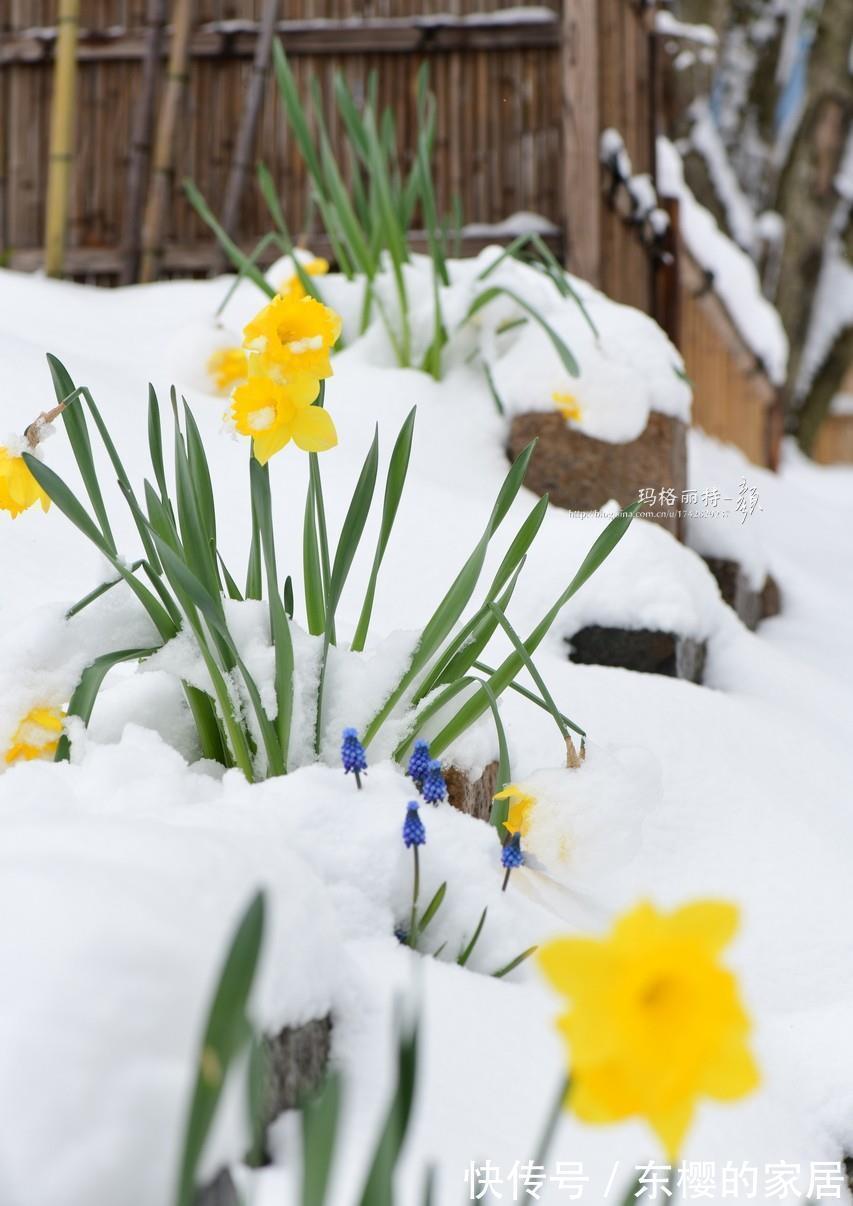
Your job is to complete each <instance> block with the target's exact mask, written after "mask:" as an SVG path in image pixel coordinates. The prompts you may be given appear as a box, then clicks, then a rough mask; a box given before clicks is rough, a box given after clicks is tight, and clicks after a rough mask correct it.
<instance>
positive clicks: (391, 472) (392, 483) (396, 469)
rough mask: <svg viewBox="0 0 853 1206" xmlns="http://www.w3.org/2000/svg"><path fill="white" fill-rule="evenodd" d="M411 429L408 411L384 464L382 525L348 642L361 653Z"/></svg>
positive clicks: (394, 515) (394, 514) (403, 475)
mask: <svg viewBox="0 0 853 1206" xmlns="http://www.w3.org/2000/svg"><path fill="white" fill-rule="evenodd" d="M414 430H415V408H414V407H412V409H411V410H410V411H409V413H408V415H407V417H406V421H405V422H404V423H403V426H402V427H401V428H400V433H399V435H398V436H397V440H396V442H395V444H394V449H393V451H392V453H391V459H390V461H389V462H388V474H387V477H386V479H385V498H384V501H383V504H382V523H381V525H380V528H379V539H378V540H377V542H376V552H375V553H374V555H373V567H372V569H371V571H370V578H369V580H368V584H367V591H366V592H365V596H364V603H363V604H362V608H361V615H360V616H359V619H358V624H357V625H356V630H355V636H354V637H353V641H352V649H353V650H355V651H361V650H362V649H364V644H365V641H366V640H367V633H368V630H369V628H370V617H371V615H372V612H373V602H374V599H375V597H376V585H377V582H378V580H379V571H380V569H381V568H382V561H383V559H384V557H385V550H386V549H387V547H388V541H389V539H390V538H391V531H392V529H393V527H394V520H395V519H396V518H397V510H398V508H399V506H400V499H401V498H402V495H403V487H404V486H405V484H406V474H407V473H408V471H409V457H410V456H411V452H412V437H413V435H414Z"/></svg>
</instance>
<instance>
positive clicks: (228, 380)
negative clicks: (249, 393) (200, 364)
mask: <svg viewBox="0 0 853 1206" xmlns="http://www.w3.org/2000/svg"><path fill="white" fill-rule="evenodd" d="M207 371H208V374H209V375H210V377H211V380H212V381H213V384H214V387H215V389H216V391H217V393H220V394H227V393H229V392H230V390H231V389H233V387H234V386H235V385H237V384H239V382H241V381H245V380H246V378H247V377H248V375H249V367H248V363H247V358H246V353H245V352H244V350H243V349H242V348H217V349H216V351H215V352H214V353H213V355H212V356H211V357H210V359H209V360H208V362H207Z"/></svg>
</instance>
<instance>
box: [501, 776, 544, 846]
mask: <svg viewBox="0 0 853 1206" xmlns="http://www.w3.org/2000/svg"><path fill="white" fill-rule="evenodd" d="M495 799H496V800H508V801H509V812H508V813H507V817H506V820H505V821H504V827H505V828H506V829H508V830H509V832H510V833H520V834H521V836H522V837H523V838H526V837H527V835H528V833H529V832H530V820H531V813H532V812H533V809H534V807H535V806H536V800H535V798H534V797H533V796H530V795H528V794H527V793H526V792H525V791H524V790H523V789H522V788H520V787H519V786H518V784H516V783H508V784H507V785H506V787H505V788H504V789H503V791H499V792H498V793H497V795H496V796H495Z"/></svg>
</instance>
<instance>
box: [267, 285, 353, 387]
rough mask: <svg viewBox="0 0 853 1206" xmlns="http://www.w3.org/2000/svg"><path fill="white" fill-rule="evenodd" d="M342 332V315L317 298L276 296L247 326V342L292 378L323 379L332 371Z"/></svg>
mask: <svg viewBox="0 0 853 1206" xmlns="http://www.w3.org/2000/svg"><path fill="white" fill-rule="evenodd" d="M340 333H341V320H340V317H339V316H338V315H337V314H336V313H335V312H334V310H330V309H329V307H328V306H324V305H323V304H322V302H318V301H317V300H316V298H313V297H302V298H299V299H294V298H290V297H275V298H273V300H272V301H271V302H270V303H269V305H268V306H265V307H264V309H263V310H261V312H260V314H257V315H255V317H254V318H253V319H252V321H251V322H250V323H249V324H248V326H247V327H246V328H245V331H244V336H245V338H244V340H243V344H244V346H245V347H246V348H248V349H249V350H250V351H254V352H260V353H261V355H262V356H263V358H264V360H265V362H266V363H267V364H268V365H270V366H274V367H275V368H276V369H277V370H278V372H279V373H280V374H281V375H282V376H283V377H284V379H285V380H286V381H288V382H290V381H294V380H296V379H297V378H301V377H313V378H315V379H319V378H321V377H331V375H332V366H331V364H330V362H329V353H330V352H331V349H332V348H333V347H334V345H335V343H336V342H337V339H338V336H339V335H340Z"/></svg>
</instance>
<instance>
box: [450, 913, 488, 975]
mask: <svg viewBox="0 0 853 1206" xmlns="http://www.w3.org/2000/svg"><path fill="white" fill-rule="evenodd" d="M488 911H489V910H488V907H487V908H485V909H483V911H482V913H481V914H480V920H479V921H478V922H477V928H476V929H475V930H474V933H473V934H472V935H471V940H470V942H468V943H467V945H466V946H464V947H463V948H462V950H461V951H460V952H459V958H458V959H457V960H456V962H457V963H458V964H459V966H460V967H464V966H465V964H466V963H467V962H468V960H469V959H470V958H471V956H472V955H473V953H474V947H475V946H476V945H477V942H478V941H479V938H480V935H481V934H482V932H483V926H484V925H485V924H486V914H487V913H488Z"/></svg>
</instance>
